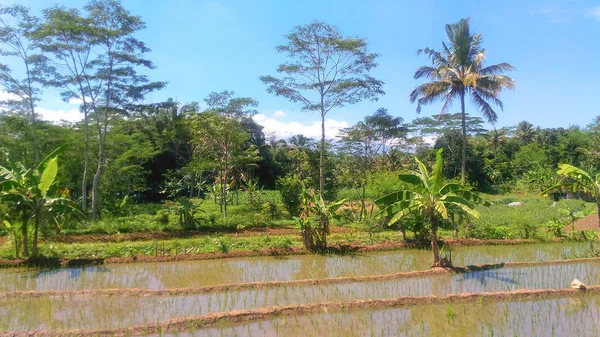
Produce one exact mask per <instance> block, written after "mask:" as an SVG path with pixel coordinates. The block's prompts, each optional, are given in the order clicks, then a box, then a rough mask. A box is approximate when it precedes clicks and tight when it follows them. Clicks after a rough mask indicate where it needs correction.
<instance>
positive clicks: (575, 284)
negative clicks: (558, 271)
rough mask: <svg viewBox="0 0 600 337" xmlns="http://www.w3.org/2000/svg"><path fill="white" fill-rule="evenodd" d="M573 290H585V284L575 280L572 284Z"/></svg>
mask: <svg viewBox="0 0 600 337" xmlns="http://www.w3.org/2000/svg"><path fill="white" fill-rule="evenodd" d="M571 288H573V289H579V290H585V284H583V282H581V281H579V280H578V279H574V280H573V282H571Z"/></svg>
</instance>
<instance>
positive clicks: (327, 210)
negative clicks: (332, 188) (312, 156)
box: [296, 188, 346, 251]
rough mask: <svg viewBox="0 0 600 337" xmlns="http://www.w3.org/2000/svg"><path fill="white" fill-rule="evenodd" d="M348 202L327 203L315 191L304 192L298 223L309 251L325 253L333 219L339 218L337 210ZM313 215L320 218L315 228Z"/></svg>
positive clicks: (304, 190) (344, 200) (307, 190)
mask: <svg viewBox="0 0 600 337" xmlns="http://www.w3.org/2000/svg"><path fill="white" fill-rule="evenodd" d="M345 202H346V199H343V200H338V201H336V202H331V203H326V202H325V200H323V198H322V197H321V196H320V195H319V194H317V193H315V191H314V190H313V189H306V188H304V189H303V190H302V196H301V202H300V217H298V218H296V221H297V223H298V225H299V227H300V232H301V234H302V241H303V243H304V246H305V247H306V249H308V250H309V251H325V250H326V249H327V235H328V234H330V232H329V223H330V221H331V219H336V218H339V216H338V215H337V210H338V209H339V208H340V207H341V206H342V205H343V204H344V203H345ZM311 215H316V216H318V217H319V223H318V225H317V226H313V219H312V218H311Z"/></svg>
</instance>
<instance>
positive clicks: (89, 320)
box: [0, 261, 600, 335]
mask: <svg viewBox="0 0 600 337" xmlns="http://www.w3.org/2000/svg"><path fill="white" fill-rule="evenodd" d="M573 278H579V279H580V280H582V281H583V282H584V283H586V284H588V285H597V284H600V262H598V261H594V262H584V263H581V262H580V263H569V264H560V265H540V266H533V267H532V266H529V267H514V268H503V269H497V270H490V271H482V272H473V273H468V274H455V275H437V276H429V277H418V278H411V279H403V280H393V281H376V282H364V283H351V284H329V285H309V286H289V287H285V288H272V289H254V290H244V291H229V292H226V293H213V294H203V295H186V296H154V297H68V296H65V297H52V298H23V299H10V300H1V301H0V317H5V318H6V319H4V320H2V321H1V322H0V331H2V330H32V329H53V330H65V329H74V328H80V329H94V328H110V327H113V328H114V327H128V326H133V325H141V324H148V323H152V322H156V321H158V320H167V319H171V318H176V317H184V316H200V315H203V314H207V313H209V312H221V311H231V310H238V309H251V308H260V307H270V306H277V305H279V306H281V305H294V304H308V303H318V302H330V301H332V302H333V301H350V300H356V299H377V298H394V297H400V296H426V295H436V296H442V295H447V294H451V293H454V294H456V293H465V292H490V291H507V290H515V289H540V288H554V289H557V288H568V287H569V285H570V282H571V280H572V279H573ZM227 335H229V334H227Z"/></svg>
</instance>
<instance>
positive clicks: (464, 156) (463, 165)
mask: <svg viewBox="0 0 600 337" xmlns="http://www.w3.org/2000/svg"><path fill="white" fill-rule="evenodd" d="M460 108H461V117H462V158H461V165H460V166H461V167H460V181H461V182H462V183H463V184H464V183H465V175H466V172H467V124H466V116H465V92H464V90H463V91H462V92H461V94H460Z"/></svg>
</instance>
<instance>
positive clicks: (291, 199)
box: [276, 175, 302, 217]
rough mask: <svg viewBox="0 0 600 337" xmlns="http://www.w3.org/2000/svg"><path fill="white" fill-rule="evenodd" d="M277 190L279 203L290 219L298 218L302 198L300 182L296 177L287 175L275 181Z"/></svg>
mask: <svg viewBox="0 0 600 337" xmlns="http://www.w3.org/2000/svg"><path fill="white" fill-rule="evenodd" d="M276 185H277V190H278V191H279V193H280V194H281V201H282V202H283V205H284V207H285V209H286V210H287V211H288V213H289V214H290V217H294V216H298V215H299V211H300V203H301V200H302V199H301V198H302V197H301V196H302V181H301V180H300V178H298V176H292V175H287V176H285V177H283V178H279V179H277V183H276Z"/></svg>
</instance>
